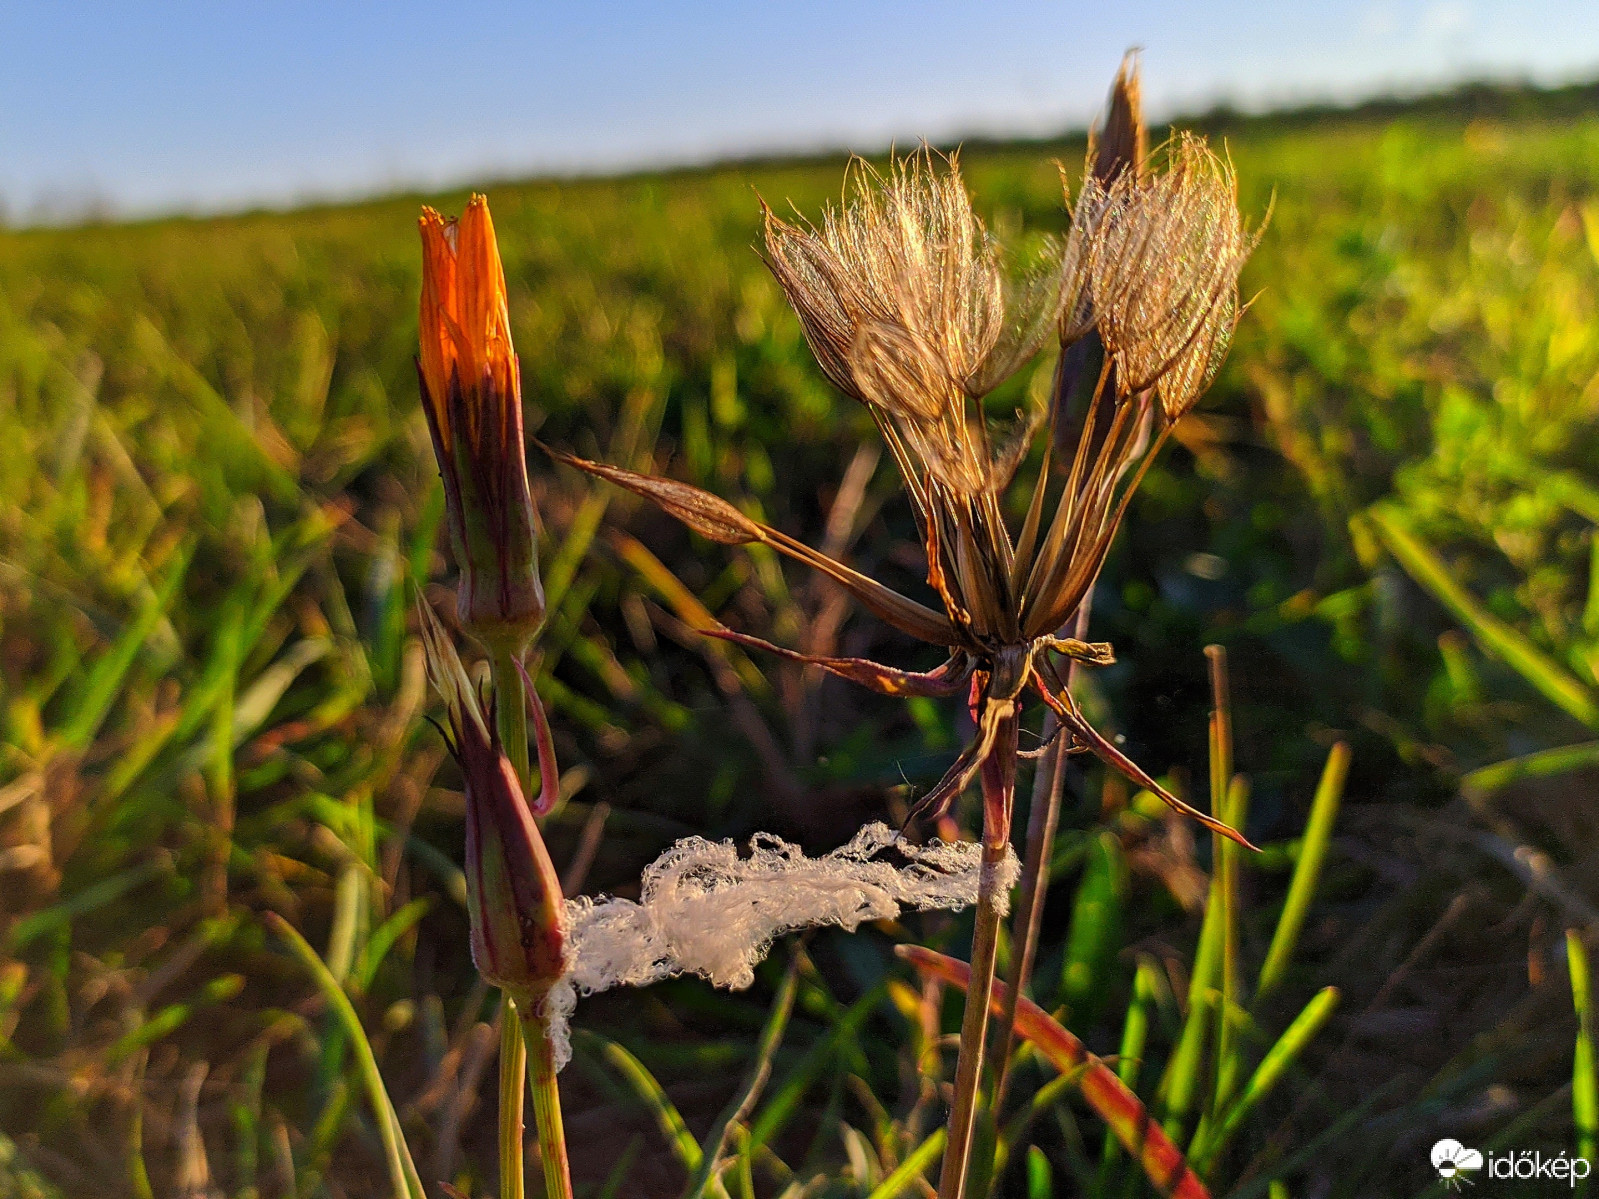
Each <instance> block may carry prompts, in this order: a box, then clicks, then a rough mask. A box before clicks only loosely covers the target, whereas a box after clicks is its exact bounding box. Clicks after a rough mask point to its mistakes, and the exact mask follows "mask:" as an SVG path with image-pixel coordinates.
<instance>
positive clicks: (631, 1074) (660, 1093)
mask: <svg viewBox="0 0 1599 1199" xmlns="http://www.w3.org/2000/svg"><path fill="white" fill-rule="evenodd" d="M572 1035H573V1037H574V1039H576V1040H577V1041H578V1043H579V1044H583V1045H586V1046H587V1047H588V1048H589V1049H590V1050H592V1051H593V1052H594V1053H595V1054H596V1055H597V1056H598V1057H600V1058H601V1059H602V1060H604V1061H605V1062H606V1063H607V1064H608V1065H609V1066H610V1067H611V1068H612V1069H613V1070H615V1071H616V1072H617V1073H618V1074H620V1075H621V1076H622V1080H623V1081H624V1082H626V1083H627V1085H628V1087H629V1088H630V1089H631V1090H632V1092H633V1094H634V1095H636V1096H637V1097H638V1098H639V1099H640V1100H641V1101H642V1102H643V1104H644V1106H645V1107H646V1108H647V1109H648V1110H649V1112H650V1114H651V1115H653V1116H654V1117H655V1123H656V1125H657V1126H658V1127H659V1128H660V1130H661V1136H662V1137H663V1138H665V1140H666V1143H667V1145H668V1146H669V1147H670V1148H671V1149H672V1152H673V1153H675V1154H676V1155H677V1160H678V1161H680V1162H682V1163H683V1168H684V1169H686V1170H687V1171H688V1172H689V1174H690V1175H693V1174H696V1173H698V1172H699V1168H700V1162H701V1160H702V1157H703V1155H702V1154H701V1152H700V1146H699V1142H698V1141H696V1140H695V1139H694V1136H693V1134H692V1133H690V1132H689V1130H688V1125H687V1124H685V1123H683V1117H682V1115H681V1114H680V1113H679V1112H678V1110H677V1105H676V1104H674V1103H673V1102H672V1101H671V1100H670V1099H668V1098H667V1096H666V1091H665V1090H664V1089H662V1087H661V1084H660V1083H658V1082H656V1081H655V1075H653V1074H651V1073H650V1072H649V1070H648V1068H646V1067H645V1065H644V1063H643V1062H641V1061H639V1060H638V1058H636V1057H634V1056H633V1055H632V1054H631V1053H629V1052H628V1051H627V1050H626V1049H624V1048H623V1047H622V1046H620V1045H618V1044H617V1043H616V1042H615V1041H613V1040H611V1039H610V1038H609V1037H603V1036H601V1035H600V1034H599V1033H597V1032H591V1031H589V1030H588V1029H581V1028H580V1029H574V1030H573V1033H572Z"/></svg>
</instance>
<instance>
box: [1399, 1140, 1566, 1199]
mask: <svg viewBox="0 0 1599 1199" xmlns="http://www.w3.org/2000/svg"><path fill="white" fill-rule="evenodd" d="M1430 1157H1431V1160H1432V1165H1433V1169H1435V1170H1437V1171H1438V1179H1439V1181H1440V1182H1442V1183H1443V1185H1444V1186H1445V1187H1446V1188H1447V1189H1449V1190H1452V1191H1458V1190H1459V1189H1460V1188H1461V1187H1462V1186H1471V1185H1473V1184H1474V1182H1475V1179H1473V1178H1472V1177H1470V1176H1471V1175H1472V1174H1475V1173H1476V1172H1477V1171H1478V1170H1485V1172H1486V1174H1487V1177H1489V1178H1493V1179H1498V1180H1502V1181H1511V1180H1515V1181H1517V1182H1531V1181H1549V1182H1564V1183H1566V1184H1567V1185H1568V1186H1572V1187H1575V1186H1576V1185H1577V1183H1578V1182H1580V1181H1581V1180H1582V1179H1584V1178H1587V1177H1588V1175H1589V1174H1590V1173H1591V1172H1592V1170H1593V1163H1592V1162H1590V1161H1589V1160H1588V1159H1587V1158H1585V1157H1572V1156H1571V1155H1570V1154H1568V1153H1566V1152H1564V1151H1561V1152H1560V1153H1557V1154H1554V1155H1552V1156H1545V1155H1544V1154H1543V1153H1542V1152H1540V1151H1538V1150H1536V1149H1511V1150H1508V1151H1506V1152H1504V1153H1490V1154H1488V1156H1487V1157H1486V1158H1484V1157H1483V1154H1482V1151H1481V1150H1480V1149H1470V1148H1468V1147H1466V1146H1465V1145H1462V1144H1461V1143H1460V1142H1459V1141H1457V1140H1455V1139H1454V1138H1452V1137H1445V1138H1444V1139H1443V1140H1441V1141H1439V1142H1438V1143H1437V1144H1435V1145H1434V1146H1433V1147H1432V1153H1431V1154H1430Z"/></svg>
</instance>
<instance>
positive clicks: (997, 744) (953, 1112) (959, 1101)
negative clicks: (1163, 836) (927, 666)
mask: <svg viewBox="0 0 1599 1199" xmlns="http://www.w3.org/2000/svg"><path fill="white" fill-rule="evenodd" d="M1000 702H1005V701H1000ZM996 719H998V720H999V722H1000V723H999V732H998V735H997V736H996V737H995V739H994V748H993V750H992V751H991V752H990V753H989V755H988V758H987V759H986V760H985V761H984V762H983V766H982V779H983V865H982V873H981V876H980V879H979V882H978V887H977V913H976V927H975V928H974V930H973V932H972V966H971V982H970V983H969V984H968V986H967V990H966V1010H965V1013H964V1015H963V1016H962V1018H961V1039H960V1055H959V1057H958V1058H957V1059H956V1063H955V1098H954V1103H953V1104H952V1105H951V1107H950V1112H949V1137H948V1142H947V1146H948V1147H947V1148H946V1149H945V1152H944V1161H943V1166H942V1169H941V1171H940V1173H939V1178H938V1199H962V1197H963V1196H964V1195H965V1192H966V1173H967V1166H968V1164H969V1161H970V1158H971V1152H972V1131H973V1129H974V1127H975V1126H976V1122H977V1101H978V1091H979V1089H980V1086H981V1083H982V1076H983V1056H984V1054H983V1050H984V1042H985V1041H986V1040H987V1037H988V1009H989V1001H990V996H991V995H992V993H993V990H994V959H995V954H996V952H997V950H998V948H999V918H1000V917H999V898H1000V897H999V894H998V891H999V877H1000V870H1001V867H1002V866H1003V865H1004V862H1005V854H1006V852H1007V851H1008V850H1009V848H1010V812H1011V800H1012V799H1013V798H1014V795H1015V791H1016V710H1015V707H1014V705H1011V706H1010V710H1009V711H1007V712H1004V713H1002V714H999V715H998V716H997V717H996Z"/></svg>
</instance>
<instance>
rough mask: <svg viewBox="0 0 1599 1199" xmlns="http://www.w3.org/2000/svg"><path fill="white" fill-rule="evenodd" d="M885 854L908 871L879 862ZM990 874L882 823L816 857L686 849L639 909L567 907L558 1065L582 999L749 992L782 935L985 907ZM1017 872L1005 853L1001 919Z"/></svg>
mask: <svg viewBox="0 0 1599 1199" xmlns="http://www.w3.org/2000/svg"><path fill="white" fill-rule="evenodd" d="M885 851H888V852H889V854H891V855H892V856H897V857H899V858H901V859H903V860H904V864H903V865H894V864H893V863H892V862H890V861H883V860H879V858H880V855H884V854H885ZM981 873H982V847H981V846H980V845H978V844H977V843H975V842H971V841H961V842H956V843H947V842H942V841H935V842H933V843H932V844H930V845H911V844H909V843H908V842H905V841H902V840H901V839H900V837H899V835H898V834H897V833H895V832H894V831H893V830H891V829H890V828H889V827H888V826H887V825H884V824H881V823H874V824H869V825H867V826H866V827H865V828H863V829H861V831H860V832H858V833H856V834H855V836H854V837H853V838H852V839H851V840H850V842H849V844H847V845H844V846H842V847H841V848H839V849H835V850H834V851H833V852H832V853H829V854H824V855H823V856H821V857H819V858H808V857H806V856H805V854H804V853H803V852H802V851H801V850H800V848H799V846H797V845H791V844H789V843H788V842H786V841H784V840H782V839H781V838H779V837H776V836H774V835H772V834H771V833H757V834H756V835H755V836H754V837H753V838H751V840H750V852H749V856H748V857H743V856H740V854H739V852H738V849H737V848H736V847H735V846H734V844H733V842H731V841H707V840H705V839H704V838H703V837H688V838H686V839H684V840H682V841H679V842H678V843H677V844H676V845H674V846H672V848H671V849H669V850H667V851H666V852H665V853H664V854H662V855H661V856H660V857H659V858H657V859H656V860H655V861H654V862H653V863H651V864H650V865H649V866H648V867H646V868H645V870H644V876H643V880H642V881H643V893H642V897H641V899H640V901H639V902H638V903H634V902H633V901H632V900H629V899H607V898H600V899H589V898H586V897H585V898H581V899H573V900H568V901H567V905H566V919H567V972H566V975H565V976H564V977H563V978H562V980H561V982H560V983H559V984H558V985H557V987H556V988H555V989H554V990H552V991H551V993H550V995H549V997H548V999H547V1000H546V1015H547V1016H548V1017H549V1020H550V1025H549V1027H550V1037H551V1039H552V1040H553V1041H554V1043H555V1056H556V1062H557V1064H564V1063H565V1061H566V1059H567V1058H568V1057H569V1056H570V1049H569V1046H568V1039H567V1020H568V1017H569V1016H570V1015H571V1012H572V1009H573V1007H574V1006H575V1004H576V1001H577V996H578V995H580V994H581V995H592V994H593V993H594V992H596V991H604V990H607V989H609V988H611V987H615V986H622V985H626V986H633V987H642V986H647V985H649V984H650V983H653V982H658V981H660V980H661V979H663V978H669V977H671V976H672V975H674V974H699V975H702V976H704V977H705V978H708V979H710V980H711V982H713V983H715V984H716V985H717V986H719V987H729V988H731V989H733V990H740V989H742V988H744V987H747V986H749V985H750V983H751V982H753V981H754V980H755V964H756V963H757V962H759V961H760V960H761V959H762V958H763V957H765V956H766V952H767V950H768V949H770V948H771V945H772V940H773V938H775V937H778V936H780V935H782V934H783V933H788V932H793V931H795V930H796V929H801V928H811V927H814V926H818V925H827V924H836V925H839V926H840V927H842V928H844V929H846V930H849V931H854V930H855V929H856V928H857V927H858V926H859V925H860V924H861V923H862V922H863V921H868V920H892V919H894V918H895V917H896V916H898V915H899V914H900V912H901V910H902V909H904V908H913V909H916V910H919V911H928V910H932V909H943V910H948V911H959V910H960V909H961V908H964V907H966V906H967V905H968V904H972V903H975V902H976V900H977V888H978V882H979V879H980V876H981ZM1020 873H1021V865H1020V863H1018V862H1017V860H1016V855H1015V853H1014V852H1012V851H1009V850H1007V852H1006V857H1005V861H1004V863H1003V864H1002V865H1001V867H1000V878H999V884H1000V885H999V888H998V892H997V894H998V898H999V902H1000V905H1001V909H1002V911H1003V910H1005V909H1007V908H1008V906H1009V897H1010V889H1011V887H1013V886H1014V885H1015V883H1016V878H1017V876H1018V875H1019V874H1020Z"/></svg>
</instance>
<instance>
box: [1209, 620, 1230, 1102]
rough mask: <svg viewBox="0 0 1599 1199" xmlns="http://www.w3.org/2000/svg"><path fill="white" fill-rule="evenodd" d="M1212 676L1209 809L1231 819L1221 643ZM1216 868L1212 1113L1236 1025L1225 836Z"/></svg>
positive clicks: (1214, 649) (1212, 655)
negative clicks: (1217, 996) (1217, 968)
mask: <svg viewBox="0 0 1599 1199" xmlns="http://www.w3.org/2000/svg"><path fill="white" fill-rule="evenodd" d="M1205 661H1206V664H1207V665H1208V667H1209V672H1210V696H1211V707H1210V810H1211V811H1212V812H1213V813H1215V814H1216V815H1217V816H1219V817H1220V818H1221V819H1223V820H1226V821H1232V820H1234V819H1235V817H1234V814H1233V812H1232V802H1231V801H1232V794H1231V782H1232V777H1233V716H1232V696H1231V686H1230V681H1229V679H1228V677H1227V650H1226V649H1225V648H1224V647H1223V646H1220V645H1207V646H1206V647H1205ZM1211 846H1212V859H1211V869H1212V870H1213V871H1215V877H1216V886H1215V887H1214V888H1212V890H1211V897H1212V899H1213V900H1219V901H1220V903H1221V980H1220V981H1221V987H1220V991H1221V1001H1220V1002H1219V1003H1218V1004H1217V1005H1216V1011H1215V1015H1216V1069H1217V1074H1216V1079H1215V1088H1214V1090H1213V1091H1212V1094H1211V1103H1210V1108H1209V1113H1207V1114H1214V1112H1215V1111H1216V1108H1217V1106H1218V1105H1219V1103H1220V1101H1221V1099H1222V1095H1221V1088H1222V1071H1223V1070H1224V1069H1225V1067H1226V1062H1227V1058H1228V1054H1229V1053H1230V1052H1231V1049H1232V1022H1231V1020H1230V1019H1229V1015H1228V1011H1229V1008H1230V1006H1231V1004H1232V1002H1233V980H1234V979H1235V978H1236V977H1237V973H1238V894H1237V892H1238V875H1237V860H1236V859H1235V858H1234V857H1233V855H1232V854H1229V853H1228V852H1227V850H1226V848H1225V846H1224V845H1223V839H1222V838H1221V837H1217V836H1212V837H1211Z"/></svg>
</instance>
